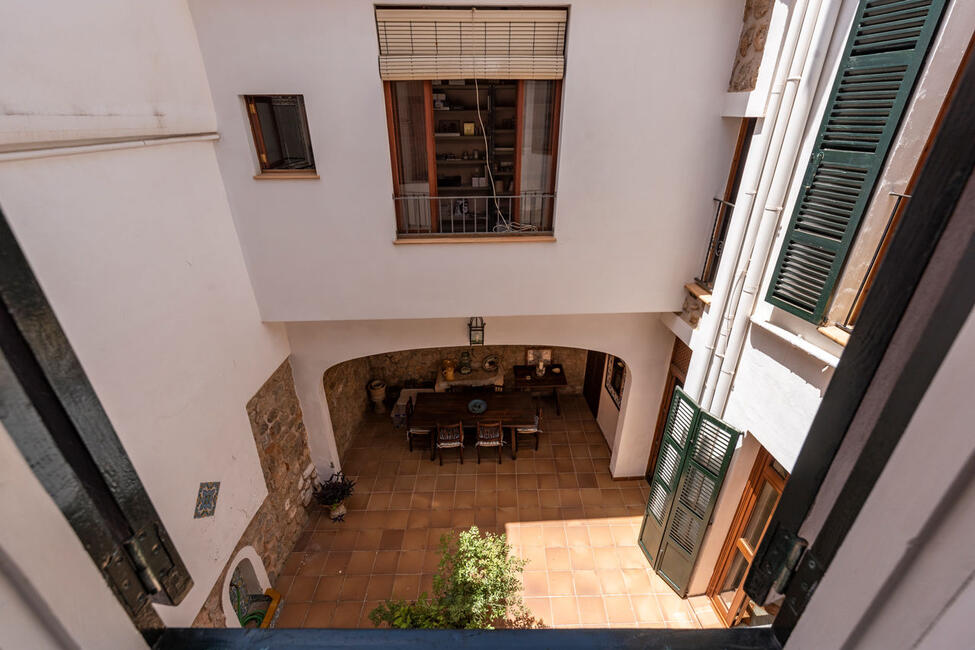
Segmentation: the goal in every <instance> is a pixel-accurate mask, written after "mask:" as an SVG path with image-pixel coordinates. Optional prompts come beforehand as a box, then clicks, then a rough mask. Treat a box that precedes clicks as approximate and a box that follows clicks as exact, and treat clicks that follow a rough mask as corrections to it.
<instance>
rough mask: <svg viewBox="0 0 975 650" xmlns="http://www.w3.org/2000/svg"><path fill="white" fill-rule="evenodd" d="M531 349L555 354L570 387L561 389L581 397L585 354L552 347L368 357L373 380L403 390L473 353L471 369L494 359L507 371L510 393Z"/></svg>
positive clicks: (431, 379) (502, 347) (500, 347)
mask: <svg viewBox="0 0 975 650" xmlns="http://www.w3.org/2000/svg"><path fill="white" fill-rule="evenodd" d="M530 348H543V349H551V350H552V362H553V363H561V364H562V366H563V367H564V368H565V378H566V380H567V381H568V382H569V385H568V386H567V387H566V388H564V389H562V390H563V391H565V392H567V393H581V392H582V382H583V380H584V378H585V374H586V350H580V349H577V348H558V347H552V346H550V345H478V346H474V347H467V346H461V347H449V348H425V349H422V350H404V351H401V352H389V353H387V354H377V355H373V356H371V357H367V361H368V363H369V370H370V373H371V375H372V377H373V378H374V379H382V380H383V381H385V382H386V384H387V385H389V386H403V385H405V384H406V383H407V382H408V381H414V382H429V383H430V385H431V386H432V385H433V382H434V381H436V379H437V372H439V370H440V364H441V363H442V362H443V360H444V359H453V360H454V361H455V362H458V363H459V361H460V355H461V353H462V352H465V351H466V352H470V353H471V365H472V366H473V367H474V368H480V366H481V361H482V360H483V359H484V358H485V357H487V356H488V355H491V354H493V355H495V356H497V357H498V358H499V359H500V360H501V364H502V366H503V367H504V371H505V372H504V383H505V388H506V389H511V388H512V386H514V382H515V373H514V366H515V365H520V364H524V363H525V351H526V350H528V349H530Z"/></svg>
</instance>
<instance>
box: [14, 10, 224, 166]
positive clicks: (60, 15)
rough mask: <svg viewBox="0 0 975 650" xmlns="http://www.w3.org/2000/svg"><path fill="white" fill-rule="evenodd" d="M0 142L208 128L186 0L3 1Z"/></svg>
mask: <svg viewBox="0 0 975 650" xmlns="http://www.w3.org/2000/svg"><path fill="white" fill-rule="evenodd" d="M0 79H2V80H3V91H2V93H0V151H2V150H3V149H4V148H12V147H14V146H15V145H17V144H19V143H31V144H36V143H55V142H65V141H72V140H85V139H92V138H120V137H153V136H162V135H172V134H176V133H201V132H205V131H214V130H215V127H216V119H215V116H214V114H213V104H212V103H211V101H210V91H209V87H208V86H207V79H206V72H205V71H204V69H203V67H202V66H201V65H200V48H199V46H198V44H197V40H196V33H195V32H194V31H193V22H192V19H191V17H190V13H189V10H188V9H187V6H186V1H185V0H157V1H155V2H129V0H93V1H92V2H55V1H52V0H39V1H38V2H5V3H2V5H0Z"/></svg>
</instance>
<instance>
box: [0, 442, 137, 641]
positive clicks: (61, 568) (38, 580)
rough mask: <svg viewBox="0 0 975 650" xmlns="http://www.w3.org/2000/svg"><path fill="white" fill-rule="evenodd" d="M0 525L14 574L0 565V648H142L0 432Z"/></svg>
mask: <svg viewBox="0 0 975 650" xmlns="http://www.w3.org/2000/svg"><path fill="white" fill-rule="evenodd" d="M0 521H3V522H4V525H2V526H0V554H2V555H3V556H6V557H5V558H4V560H8V561H9V560H12V561H13V564H14V565H16V566H15V568H14V569H13V571H15V572H17V573H18V574H19V575H16V576H11V575H9V574H8V573H7V571H8V569H7V568H6V567H5V566H4V565H0V630H3V632H2V633H0V646H2V647H4V648H10V649H11V650H13V649H14V648H31V649H32V650H35V649H36V650H46V649H47V648H63V647H64V646H63V645H62V643H63V642H64V640H65V639H67V640H69V641H74V643H76V644H77V647H80V648H119V649H123V648H145V647H146V643H145V641H143V640H142V636H141V635H140V634H139V633H138V631H137V630H136V629H135V626H134V625H132V621H130V620H129V617H128V615H127V614H126V613H125V610H123V609H122V605H121V604H119V602H118V600H117V599H116V598H115V595H114V594H113V593H112V591H111V589H110V588H109V587H108V584H106V583H105V580H104V579H103V578H102V575H101V573H99V571H98V569H97V568H96V567H95V563H94V562H92V560H91V556H90V555H88V552H87V551H86V550H85V548H84V547H83V546H82V545H81V542H80V541H79V540H78V538H77V536H75V534H74V530H73V529H72V528H71V526H70V525H68V522H67V520H66V519H65V518H64V515H62V514H61V511H60V510H58V508H57V506H56V505H54V501H52V500H51V497H50V496H49V495H48V493H47V492H45V491H44V488H43V487H42V486H41V484H40V483H39V482H38V480H37V478H36V477H35V476H34V473H33V472H32V471H31V469H30V467H29V466H28V465H27V461H25V460H24V457H23V456H22V455H21V454H20V450H18V449H17V447H16V446H15V445H14V441H13V440H12V439H11V438H10V436H9V435H8V434H7V430H6V429H4V427H3V425H2V424H0ZM4 564H6V562H4ZM21 579H26V580H27V582H28V583H29V586H27V587H26V588H25V587H24V586H23V585H22V584H20V580H21ZM31 591H32V592H34V594H31V593H28V592H31ZM36 594H40V602H38V601H35V600H34V599H33V596H34V595H36ZM48 616H53V621H52V620H51V619H50V618H48ZM57 628H60V629H57Z"/></svg>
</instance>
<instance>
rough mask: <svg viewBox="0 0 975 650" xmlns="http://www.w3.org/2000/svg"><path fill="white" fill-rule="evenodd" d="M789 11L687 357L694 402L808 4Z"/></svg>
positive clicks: (687, 386) (799, 2) (799, 1)
mask: <svg viewBox="0 0 975 650" xmlns="http://www.w3.org/2000/svg"><path fill="white" fill-rule="evenodd" d="M791 11H792V15H791V16H790V18H789V26H788V28H787V31H786V35H785V38H784V39H783V41H782V51H781V54H780V56H779V61H778V63H777V65H776V68H775V76H774V78H773V80H772V89H771V92H770V93H769V99H768V103H767V105H766V108H765V117H764V118H763V119H762V127H761V131H760V132H759V133H757V134H756V135H754V136H753V137H752V141H751V144H750V146H749V148H748V152H747V158H746V159H745V168H744V170H742V179H741V184H740V188H741V189H740V190H739V192H738V196H737V197H735V198H734V199H733V200H734V201H735V206H734V208H732V210H731V215H730V217H729V218H730V224H729V228H728V233H727V234H726V235H725V244H724V250H725V252H726V254H725V255H722V259H721V261H720V262H719V264H718V273H717V275H716V276H715V279H714V290H713V291H712V292H711V306H710V309H709V310H708V311H709V313H710V317H709V318H706V319H704V322H703V323H702V326H703V330H702V332H701V334H702V336H703V339H704V341H705V343H704V348H703V349H702V350H701V351H700V352H696V353H695V354H694V355H692V356H691V363H690V366H689V368H688V370H687V379H686V380H685V382H684V391H685V392H687V394H688V395H690V396H691V398H692V399H694V400H697V401H700V399H701V394H702V390H703V388H704V379H705V377H706V376H707V375H708V374H709V372H710V369H711V365H712V363H713V361H714V349H715V346H716V344H717V342H718V334H719V331H720V330H719V328H720V326H721V322H722V320H723V317H724V313H725V310H726V309H727V307H728V305H729V303H731V301H729V300H728V298H729V295H730V293H731V291H732V290H733V286H732V283H733V280H734V278H735V277H736V276H738V278H739V282H740V280H741V275H740V273H736V270H737V268H738V265H739V261H740V260H741V257H742V244H743V241H744V238H745V231H746V229H747V227H748V226H749V224H750V223H751V220H750V219H749V215H750V213H751V211H752V206H753V205H754V199H755V194H756V192H757V191H758V182H759V179H760V178H761V172H762V169H763V167H764V166H765V163H766V157H767V156H768V150H769V144H770V143H771V140H770V134H771V132H772V130H773V128H774V126H775V123H776V120H777V119H778V116H779V105H780V100H781V98H782V88H783V86H784V85H785V79H786V76H787V73H788V70H789V68H790V67H791V62H792V60H793V58H794V57H795V52H796V45H797V43H798V42H799V32H800V31H801V27H802V25H803V23H804V22H805V18H806V15H807V14H808V13H809V8H808V0H796V2H795V3H794V4H793V6H792V10H791ZM727 253H732V254H727ZM735 284H738V282H735Z"/></svg>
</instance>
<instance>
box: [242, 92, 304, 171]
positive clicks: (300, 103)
mask: <svg viewBox="0 0 975 650" xmlns="http://www.w3.org/2000/svg"><path fill="white" fill-rule="evenodd" d="M253 102H254V108H255V110H256V112H257V122H258V124H259V125H260V130H261V133H260V138H261V139H262V140H263V142H264V152H265V155H266V157H267V160H266V161H262V163H261V168H262V169H314V168H315V158H314V156H313V155H312V151H311V139H310V138H309V136H308V120H307V119H306V117H305V103H304V99H303V98H302V97H301V95H261V96H258V97H254V98H253Z"/></svg>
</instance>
